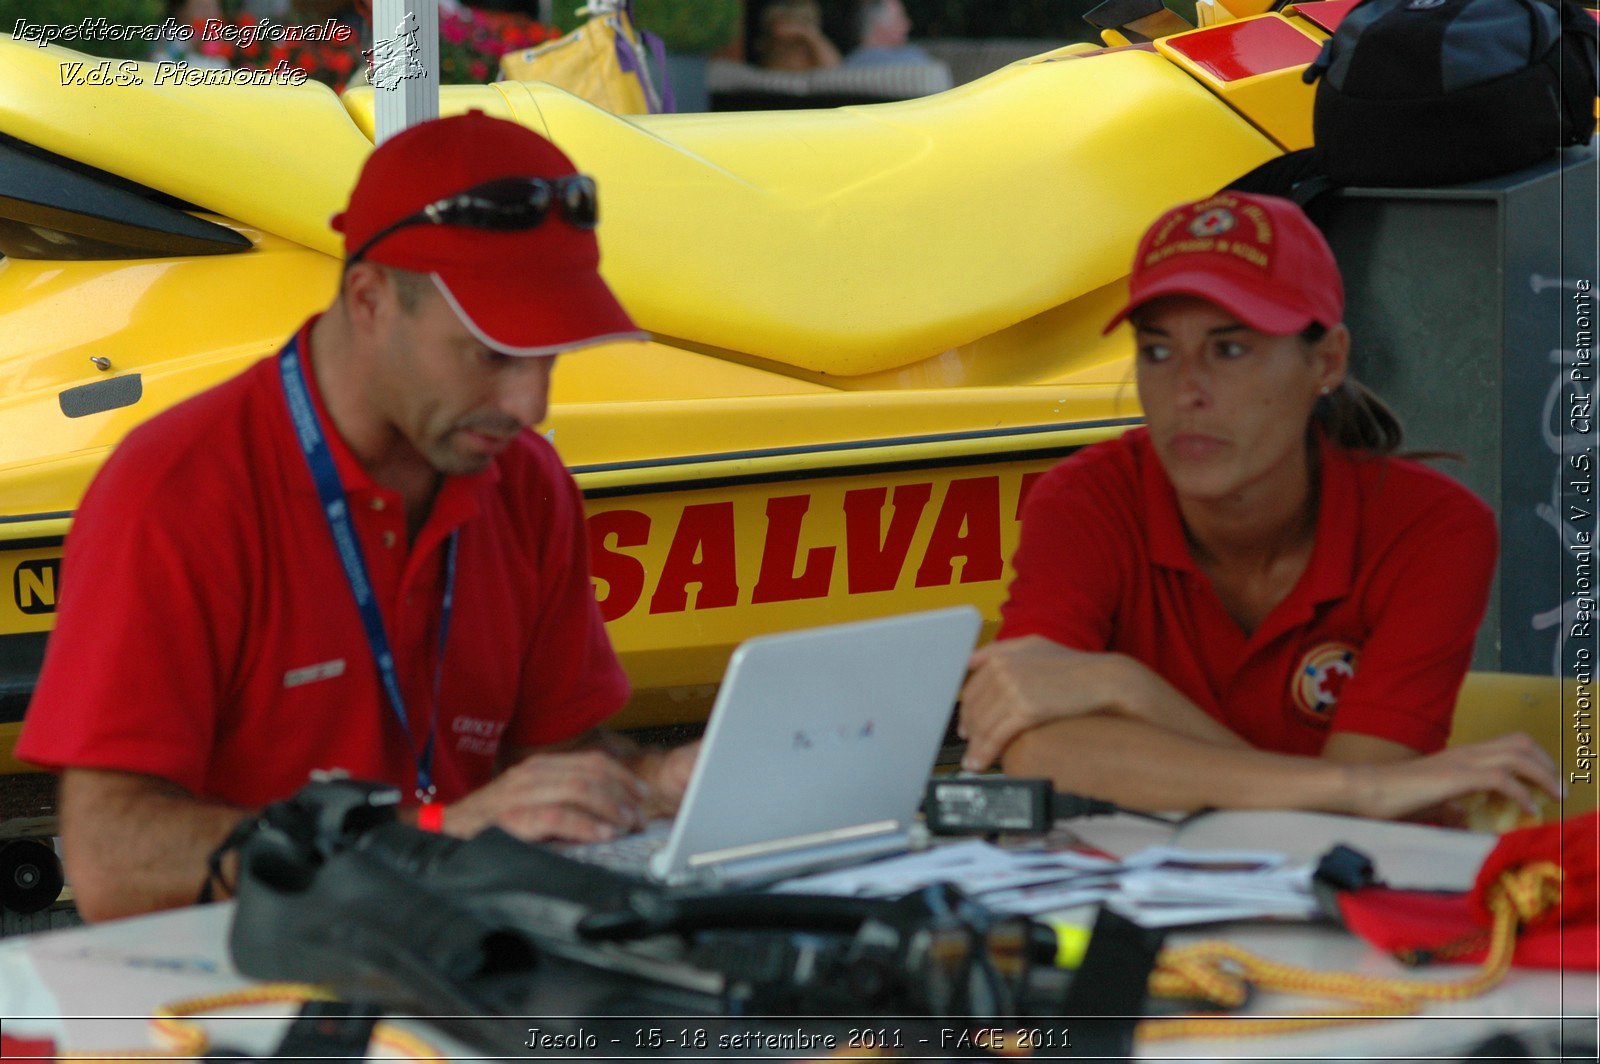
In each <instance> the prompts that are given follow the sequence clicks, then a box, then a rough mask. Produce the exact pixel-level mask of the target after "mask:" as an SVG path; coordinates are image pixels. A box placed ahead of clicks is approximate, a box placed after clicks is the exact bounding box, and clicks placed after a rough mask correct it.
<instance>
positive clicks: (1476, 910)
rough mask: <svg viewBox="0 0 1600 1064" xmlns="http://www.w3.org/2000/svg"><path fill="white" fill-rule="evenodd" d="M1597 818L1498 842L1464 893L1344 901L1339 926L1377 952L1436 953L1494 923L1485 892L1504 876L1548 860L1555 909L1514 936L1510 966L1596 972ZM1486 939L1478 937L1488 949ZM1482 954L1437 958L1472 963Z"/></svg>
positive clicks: (1599, 921)
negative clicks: (1556, 869)
mask: <svg viewBox="0 0 1600 1064" xmlns="http://www.w3.org/2000/svg"><path fill="white" fill-rule="evenodd" d="M1597 833H1600V813H1590V814H1588V815H1586V816H1579V817H1573V818H1571V819H1569V820H1566V821H1563V822H1561V823H1557V824H1545V825H1541V826H1539V827H1533V828H1524V829H1522V830H1520V831H1513V832H1511V833H1510V834H1507V835H1505V836H1504V837H1502V838H1501V840H1500V842H1499V843H1498V844H1496V846H1495V848H1494V849H1493V850H1492V851H1491V852H1490V853H1489V856H1488V858H1486V859H1485V861H1484V863H1483V867H1482V868H1481V869H1479V871H1478V878H1477V881H1476V882H1475V883H1474V884H1473V888H1472V891H1471V892H1470V893H1468V894H1427V893H1422V892H1419V891H1404V890H1389V889H1388V888H1383V887H1375V888H1371V889H1368V890H1362V891H1356V892H1353V893H1349V894H1343V895H1341V896H1340V898H1339V908H1340V912H1341V915H1342V916H1343V917H1344V922H1345V926H1346V927H1348V928H1349V929H1350V930H1351V931H1353V932H1355V933H1356V934H1357V935H1360V936H1361V937H1362V938H1363V939H1365V940H1366V941H1368V942H1370V943H1372V945H1374V946H1377V947H1378V948H1379V949H1383V950H1388V951H1389V952H1399V951H1402V950H1428V951H1432V950H1438V949H1441V948H1443V947H1446V946H1450V945H1452V944H1454V943H1457V942H1460V941H1462V940H1463V939H1464V938H1465V937H1467V936H1469V935H1473V934H1475V933H1483V932H1487V931H1488V930H1489V928H1491V927H1492V926H1493V924H1494V917H1493V914H1492V913H1491V912H1490V911H1489V908H1488V904H1487V898H1488V893H1489V889H1490V888H1491V887H1492V886H1493V885H1494V884H1496V883H1498V882H1499V880H1500V877H1501V876H1502V875H1503V874H1504V873H1505V872H1507V871H1510V870H1514V869H1516V868H1517V867H1519V866H1522V865H1525V864H1531V863H1534V862H1539V861H1554V862H1556V863H1557V864H1559V865H1560V866H1561V868H1562V871H1563V873H1564V877H1565V878H1564V879H1563V880H1562V884H1561V904H1560V906H1559V907H1558V908H1554V909H1551V910H1549V912H1548V913H1547V914H1545V915H1544V916H1543V917H1541V918H1539V919H1536V920H1534V921H1533V922H1532V923H1531V924H1530V925H1529V926H1528V927H1526V928H1525V929H1524V930H1523V931H1522V932H1521V933H1520V934H1519V935H1518V937H1517V949H1516V952H1515V953H1514V954H1513V956H1512V963H1513V964H1515V965H1517V966H1518V967H1521V968H1561V969H1565V970H1567V971H1579V970H1584V969H1588V970H1594V969H1595V968H1596V967H1597V966H1600V888H1597V886H1596V863H1597V861H1600V855H1597V851H1596V835H1597ZM1487 944H1488V939H1487V937H1485V938H1484V945H1485V946H1487ZM1485 952H1486V951H1485V949H1475V950H1472V951H1470V952H1464V953H1460V954H1452V955H1450V956H1448V957H1442V958H1440V959H1441V960H1448V961H1450V962H1452V963H1460V964H1477V963H1479V962H1481V961H1482V960H1483V957H1484V953H1485Z"/></svg>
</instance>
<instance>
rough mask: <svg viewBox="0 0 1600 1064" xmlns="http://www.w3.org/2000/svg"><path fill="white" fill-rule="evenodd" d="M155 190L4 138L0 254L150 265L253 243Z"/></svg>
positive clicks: (1, 140)
mask: <svg viewBox="0 0 1600 1064" xmlns="http://www.w3.org/2000/svg"><path fill="white" fill-rule="evenodd" d="M189 206H190V205H189V204H185V203H183V202H182V201H180V200H175V199H173V198H172V197H170V196H165V195H162V194H161V193H159V192H156V191H155V190H154V189H150V188H146V187H145V186H143V185H139V184H136V183H135V182H132V181H128V180H127V179H125V178H120V177H117V176H116V175H114V174H109V173H106V172H105V171H104V170H97V169H95V168H94V167H90V166H85V165H83V164H82V163H77V162H74V161H72V160H70V159H66V158H63V157H62V156H59V155H53V154H51V153H50V152H46V151H42V150H40V149H39V148H36V147H34V146H33V145H31V144H25V143H24V142H22V141H19V140H17V139H16V138H14V137H8V136H5V135H3V134H0V255H9V256H11V257H12V258H17V259H76V260H82V259H147V258H173V257H178V256H188V255H227V254H232V253H234V252H239V251H249V250H250V247H251V244H250V241H248V240H246V239H245V238H244V237H242V236H240V235H239V234H238V233H236V232H234V231H233V230H232V229H229V228H227V227H226V226H222V225H218V224H216V223H215V222H208V221H206V220H204V219H202V218H195V217H193V216H191V215H189V214H186V213H184V210H183V208H185V207H189Z"/></svg>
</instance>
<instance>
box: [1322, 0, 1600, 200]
mask: <svg viewBox="0 0 1600 1064" xmlns="http://www.w3.org/2000/svg"><path fill="white" fill-rule="evenodd" d="M1597 37H1600V30H1597V26H1596V22H1595V19H1594V17H1593V16H1592V15H1591V14H1590V13H1589V12H1588V11H1586V10H1584V9H1583V8H1580V7H1578V6H1577V5H1575V4H1573V3H1570V2H1567V0H1557V2H1549V0H1363V2H1362V3H1360V4H1358V5H1357V6H1356V7H1354V8H1352V9H1351V10H1350V12H1349V14H1347V15H1346V16H1345V18H1344V21H1343V22H1342V23H1341V24H1340V25H1339V27H1338V29H1337V31H1335V33H1334V35H1333V37H1332V38H1331V39H1329V41H1328V42H1327V43H1326V44H1325V45H1323V48H1322V54H1321V55H1320V56H1318V57H1317V60H1316V62H1314V63H1312V64H1311V65H1310V66H1309V67H1307V68H1306V72H1305V80H1306V81H1307V82H1308V83H1309V82H1312V81H1315V80H1316V79H1318V78H1319V77H1320V78H1321V84H1319V85H1318V86H1317V95H1316V106H1315V110H1314V112H1313V119H1312V121H1313V128H1314V132H1315V139H1316V144H1317V147H1318V149H1320V153H1321V155H1322V157H1323V165H1324V167H1325V172H1326V174H1327V176H1328V177H1330V178H1332V179H1333V180H1334V181H1336V182H1338V183H1340V184H1347V185H1349V184H1362V185H1402V186H1415V185H1435V184H1454V183H1457V182H1461V181H1472V180H1476V179H1478V178H1484V177H1491V176H1494V175H1497V174H1504V173H1509V172H1510V171H1512V170H1520V169H1522V168H1523V167H1525V166H1531V165H1532V164H1534V163H1536V162H1538V161H1540V160H1541V159H1544V158H1546V157H1548V156H1551V155H1553V154H1555V152H1556V151H1557V149H1559V148H1561V147H1563V146H1566V145H1571V144H1582V143H1586V142H1587V141H1588V140H1589V138H1590V137H1591V136H1592V135H1593V133H1594V129H1595V112H1594V108H1595V91H1596V81H1595V78H1596V39H1597Z"/></svg>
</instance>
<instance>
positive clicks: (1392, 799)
mask: <svg viewBox="0 0 1600 1064" xmlns="http://www.w3.org/2000/svg"><path fill="white" fill-rule="evenodd" d="M1349 769H1350V771H1351V773H1352V782H1353V788H1354V789H1353V794H1352V796H1351V810H1350V811H1351V812H1353V813H1355V814H1356V815H1358V816H1370V817H1380V818H1384V819H1391V818H1395V817H1403V816H1408V815H1411V814H1413V813H1417V812H1419V811H1422V810H1425V809H1430V808H1432V807H1434V806H1437V805H1439V804H1440V803H1441V802H1448V801H1450V800H1452V799H1456V798H1462V797H1465V796H1467V795H1471V794H1477V793H1480V792H1487V793H1490V794H1498V795H1501V796H1503V797H1505V798H1508V799H1510V800H1511V801H1513V802H1515V803H1516V804H1517V805H1518V806H1519V807H1520V808H1522V809H1523V810H1524V811H1526V812H1527V813H1528V814H1529V815H1532V816H1537V815H1538V813H1539V807H1538V803H1537V802H1535V800H1534V797H1533V792H1534V790H1536V789H1537V790H1541V791H1544V792H1545V793H1547V794H1549V795H1550V796H1551V797H1552V798H1556V799H1559V798H1560V797H1561V794H1562V787H1561V776H1560V773H1559V772H1557V770H1556V766H1555V764H1554V763H1553V762H1552V761H1551V760H1550V757H1549V755H1547V754H1546V753H1545V752H1544V751H1543V750H1542V749H1540V748H1539V745H1538V744H1537V743H1535V742H1534V741H1533V740H1532V739H1530V738H1528V737H1527V736H1526V735H1521V734H1518V735H1506V736H1502V737H1501V738H1499V739H1491V740H1489V741H1488V742H1482V743H1471V744H1469V745H1466V746H1457V747H1453V748H1451V749H1449V750H1444V751H1441V752H1440V753H1437V754H1432V755H1430V756H1428V757H1419V758H1414V759H1412V760H1409V761H1398V762H1390V763H1386V764H1365V765H1350V766H1349Z"/></svg>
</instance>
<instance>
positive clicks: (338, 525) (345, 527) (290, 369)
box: [278, 337, 456, 802]
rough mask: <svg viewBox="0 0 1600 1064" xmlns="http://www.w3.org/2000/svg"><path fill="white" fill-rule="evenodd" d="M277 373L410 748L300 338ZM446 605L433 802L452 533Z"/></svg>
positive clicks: (429, 791) (425, 775)
mask: <svg viewBox="0 0 1600 1064" xmlns="http://www.w3.org/2000/svg"><path fill="white" fill-rule="evenodd" d="M278 374H279V376H280V377H281V378H282V380H283V395H284V398H285V399H286V400H287V401H288V403H289V417H290V419H291V420H292V421H293V422H294V431H295V436H296V438H297V439H298V440H299V441H300V450H301V452H302V453H303V454H304V455H305V456H306V464H307V465H308V466H310V467H311V479H312V480H314V481H316V484H317V497H318V498H319V499H321V500H322V513H323V516H325V517H326V518H327V519H328V531H329V532H331V533H332V534H333V545H334V548H335V550H336V551H337V553H338V555H339V564H340V565H342V566H344V575H345V579H346V580H348V581H349V583H350V592H351V594H353V595H354V596H355V600H356V608H357V609H358V610H360V611H361V625H362V627H363V628H365V629H366V632H367V646H368V647H369V648H370V649H371V650H372V659H373V661H375V662H376V663H377V666H378V676H379V677H380V678H381V679H382V681H383V689H384V692H385V693H386V694H387V695H388V696H389V707H390V708H391V709H393V710H394V715H395V718H396V719H397V720H399V721H400V731H401V734H403V735H404V736H405V737H406V745H408V746H409V745H411V723H410V718H408V717H407V716H406V702H405V698H404V697H403V696H402V695H401V694H400V677H399V675H398V674H397V673H396V672H395V667H394V652H393V651H392V650H390V649H389V636H388V633H387V632H385V631H384V628H383V614H382V613H380V612H379V610H378V600H377V597H376V596H374V595H373V593H372V580H371V578H370V577H368V575H367V563H366V559H365V558H363V557H362V555H361V544H360V543H359V542H357V541H356V531H355V527H354V525H352V524H351V522H350V504H349V502H348V501H347V500H346V499H345V494H344V485H343V484H341V483H340V482H339V471H338V469H337V468H336V467H335V466H334V463H333V452H331V451H330V450H328V441H327V439H326V437H324V436H323V434H322V425H321V423H320V422H319V421H318V420H317V412H316V410H315V409H314V408H313V407H312V405H311V393H310V392H309V391H308V390H307V388H306V381H305V377H304V375H303V374H302V372H301V369H300V342H299V337H295V338H293V339H291V340H290V341H289V342H288V343H287V344H285V345H284V348H283V351H282V352H281V353H280V354H279V356H278ZM444 573H445V575H444V605H443V607H442V609H441V612H440V615H439V648H438V655H437V656H436V657H435V658H434V670H433V705H432V707H430V709H431V711H430V712H429V714H428V737H427V739H426V740H424V741H423V744H422V752H421V753H419V754H417V798H418V799H420V800H421V801H423V802H428V801H432V799H433V795H434V792H435V791H436V789H437V788H435V786H434V783H433V735H434V731H435V729H436V727H437V725H438V721H439V694H440V691H441V688H442V684H443V680H444V645H445V640H446V639H447V638H448V637H449V635H450V609H451V607H452V606H453V605H454V603H455V588H456V533H454V532H452V533H450V539H449V540H448V541H447V542H446V544H445V563H444Z"/></svg>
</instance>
